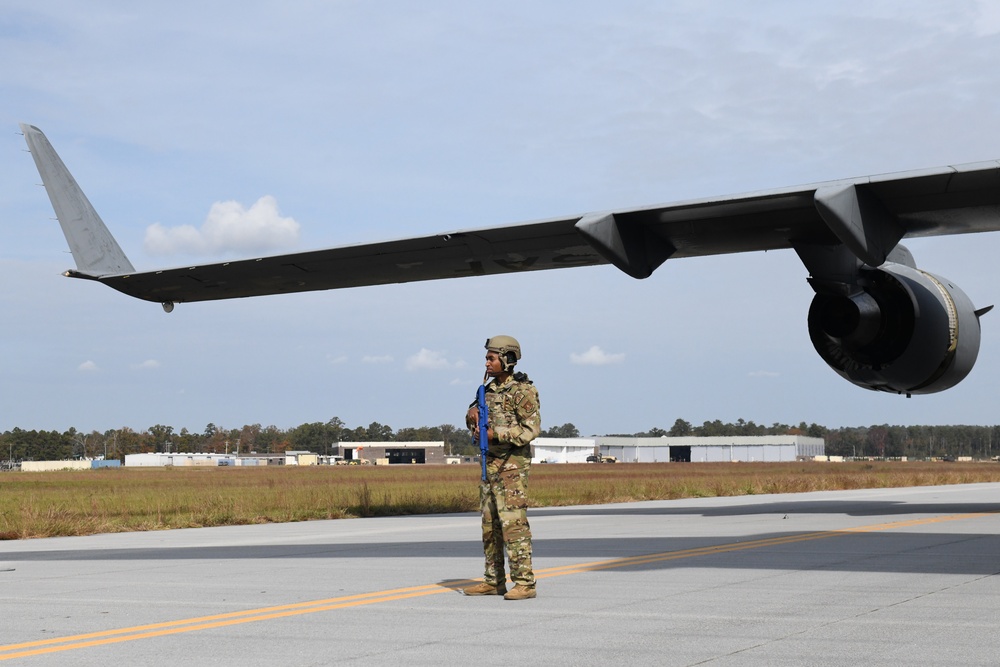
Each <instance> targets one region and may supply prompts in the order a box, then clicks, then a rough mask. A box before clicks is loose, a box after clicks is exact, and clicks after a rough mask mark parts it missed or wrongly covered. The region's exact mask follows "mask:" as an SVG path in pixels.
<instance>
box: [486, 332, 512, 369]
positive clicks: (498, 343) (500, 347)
mask: <svg viewBox="0 0 1000 667" xmlns="http://www.w3.org/2000/svg"><path fill="white" fill-rule="evenodd" d="M486 349H487V350H489V351H492V352H496V353H497V354H499V355H500V367H501V368H503V370H504V371H509V370H510V369H512V368H513V367H514V364H516V363H517V362H518V361H520V360H521V344H520V343H518V342H517V339H516V338H514V337H513V336H493V338H489V339H487V341H486Z"/></svg>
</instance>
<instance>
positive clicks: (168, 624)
mask: <svg viewBox="0 0 1000 667" xmlns="http://www.w3.org/2000/svg"><path fill="white" fill-rule="evenodd" d="M997 513H998V512H971V513H966V514H952V515H947V516H937V517H928V518H924V519H911V520H907V521H894V522H889V523H879V524H872V525H870V526H859V527H856V528H842V529H839V530H825V531H818V532H813V533H801V534H798V535H789V536H783V537H770V538H763V539H758V540H747V541H746V542H732V543H729V544H718V545H713V546H706V547H695V548H692V549H681V550H678V551H665V552H662V553H655V554H643V555H640V556H630V557H627V558H614V559H611V560H602V561H594V562H591V563H575V564H572V565H563V566H560V567H551V568H545V569H541V570H535V578H536V579H547V578H550V577H562V576H566V575H570V574H581V573H583V572H594V571H597V570H610V569H615V568H622V567H630V566H634V565H646V564H649V563H659V562H664V561H670V560H678V559H683V558H695V557H698V556H711V555H715V554H722V553H730V552H734V551H745V550H748V549H763V548H766V547H772V546H778V545H782V544H794V543H797V542H806V541H809V540H821V539H826V538H830V537H839V536H844V535H853V534H858V533H872V532H878V531H883V530H893V529H898V528H907V527H910V526H921V525H926V524H931V523H941V522H945V521H959V520H963V519H976V518H981V517H985V516H993V515H996V514H997ZM476 581H479V580H473V579H470V580H467V581H453V582H449V585H448V586H445V585H443V584H427V585H424V586H412V587H409V588H396V589H393V590H387V591H376V592H373V593H360V594H357V595H347V596H343V597H335V598H327V599H323V600H312V601H309V602H298V603H292V604H286V605H279V606H274V607H263V608H260V609H249V610H246V611H235V612H229V613H225V614H213V615H210V616H199V617H196V618H187V619H182V620H179V621H165V622H163V623H151V624H148V625H138V626H135V627H131V628H117V629H113V630H103V631H100V632H91V633H87V634H81V635H73V636H68V637H57V638H53V639H40V640H38V641H30V642H23V643H20V644H7V645H3V646H0V660H10V659H13V658H26V657H30V656H34V655H44V654H48V653H58V652H60V651H70V650H75V649H81V648H88V647H92V646H104V645H107V644H117V643H121V642H127V641H134V640H136V639H150V638H153V637H165V636H168V635H176V634H180V633H184V632H195V631H198V630H211V629H213V628H222V627H226V626H231V625H240V624H243V623H254V622H257V621H267V620H273V619H278V618H288V617H291V616H301V615H303V614H314V613H317V612H322V611H332V610H334V609H346V608H350V607H359V606H362V605H369V604H378V603H382V602H392V601H395V600H406V599H409V598H417V597H423V596H427V595H437V594H439V593H446V592H448V591H453V590H456V589H457V588H458V587H460V586H463V585H466V584H472V583H475V582H476Z"/></svg>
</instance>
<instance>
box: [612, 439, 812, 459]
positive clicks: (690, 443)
mask: <svg viewBox="0 0 1000 667" xmlns="http://www.w3.org/2000/svg"><path fill="white" fill-rule="evenodd" d="M596 440H597V448H598V450H599V452H598V453H599V455H600V456H613V457H615V458H616V459H618V461H623V462H630V463H631V462H634V463H653V462H659V461H664V462H665V461H675V462H682V461H683V462H693V463H711V462H722V461H746V462H751V461H796V460H800V459H814V458H815V457H817V456H823V455H824V454H825V452H826V443H825V441H824V440H823V438H811V437H808V436H804V435H753V436H721V437H711V438H699V437H694V436H684V437H662V438H619V437H602V438H597V439H596Z"/></svg>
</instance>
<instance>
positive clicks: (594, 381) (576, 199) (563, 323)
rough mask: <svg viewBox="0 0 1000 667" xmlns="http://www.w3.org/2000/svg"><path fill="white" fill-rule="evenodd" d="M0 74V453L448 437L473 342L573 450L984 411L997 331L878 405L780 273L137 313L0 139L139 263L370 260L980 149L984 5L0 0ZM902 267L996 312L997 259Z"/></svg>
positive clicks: (707, 269)
mask: <svg viewBox="0 0 1000 667" xmlns="http://www.w3.org/2000/svg"><path fill="white" fill-rule="evenodd" d="M612 5H613V6H612ZM0 58H2V61H3V62H5V63H7V64H8V66H7V67H5V68H3V70H2V71H0V100H3V102H2V104H0V128H6V129H7V131H6V132H0V211H2V214H3V215H2V220H0V238H2V242H0V310H2V312H3V320H2V321H3V326H2V327H0V350H2V351H3V354H2V355H0V430H7V429H10V428H13V427H15V426H18V427H21V428H27V429H58V430H62V429H66V428H68V427H70V426H75V427H76V428H78V429H81V430H88V431H89V430H91V429H97V430H105V429H108V428H114V427H120V426H129V427H132V428H135V429H145V428H147V427H149V426H152V425H154V424H167V425H171V426H174V427H175V428H176V429H180V428H182V427H184V428H188V429H189V430H192V431H201V430H203V429H204V427H205V425H206V424H208V423H209V422H212V423H214V424H216V425H217V426H221V427H225V428H238V427H241V426H242V425H244V424H248V423H250V424H252V423H261V424H263V425H265V426H266V425H269V424H274V425H277V426H279V427H282V428H288V427H292V426H295V425H298V424H301V423H304V422H315V421H326V420H328V419H330V418H331V417H334V416H337V417H340V418H341V419H342V420H344V421H345V422H346V423H347V424H348V425H350V426H358V425H367V424H369V423H370V422H373V421H378V422H380V423H383V424H388V425H390V426H392V427H393V428H397V429H398V428H401V427H404V426H420V425H438V424H442V423H450V424H460V423H462V420H463V416H464V412H465V406H466V405H467V404H468V402H469V400H471V398H472V397H473V393H474V389H475V386H476V384H477V383H478V382H479V381H480V380H481V378H482V370H481V369H482V357H483V349H482V343H483V341H484V340H485V339H486V338H487V337H488V336H490V335H494V334H498V333H505V334H511V335H514V336H516V337H518V338H519V339H520V341H521V343H522V346H523V349H524V359H523V362H522V364H521V369H522V370H524V371H526V372H527V373H528V374H529V375H530V376H531V377H532V378H533V379H534V380H535V381H536V384H537V385H538V387H539V391H540V395H541V402H542V415H543V421H544V425H545V426H554V425H560V424H564V423H566V422H572V423H573V424H575V425H577V427H578V428H579V429H580V430H581V432H583V433H584V434H604V433H615V432H633V431H639V430H646V429H649V428H652V427H654V426H660V427H663V428H669V426H670V425H671V424H672V423H673V422H674V420H675V419H678V418H682V419H686V420H687V421H689V422H692V423H695V424H700V423H702V422H703V421H705V420H714V419H722V420H724V421H735V420H737V419H740V418H742V419H745V420H748V421H749V420H753V421H755V422H757V423H764V424H771V423H773V422H783V423H798V422H800V421H806V422H816V423H820V424H824V425H827V426H842V425H867V424H875V423H891V424H957V423H971V424H994V423H998V421H1000V420H998V418H997V416H996V409H995V408H994V403H995V397H996V396H997V395H998V393H1000V387H998V384H1000V381H998V379H997V377H998V372H997V371H998V370H1000V315H997V314H995V313H994V314H993V315H990V316H987V317H986V318H984V321H983V327H984V332H983V344H982V349H981V352H980V357H979V362H978V364H977V366H976V368H975V369H974V370H973V372H972V374H971V375H970V376H969V377H968V378H967V379H966V380H965V381H964V382H962V383H961V384H960V385H958V386H957V387H956V388H954V389H952V390H950V391H948V392H944V393H942V394H938V395H933V396H923V397H914V398H912V399H905V398H902V397H897V396H887V395H877V394H874V393H871V392H868V391H864V390H861V389H858V388H855V387H853V386H852V385H850V384H849V383H847V382H845V381H844V380H842V379H840V378H839V377H838V376H837V375H836V374H834V373H833V372H832V371H831V370H829V369H828V368H827V367H826V365H825V364H824V363H823V361H822V360H821V359H820V358H819V357H818V356H817V355H816V353H815V352H814V350H813V349H812V346H811V344H810V342H809V338H808V335H807V332H806V313H807V310H808V307H809V303H810V301H811V298H812V291H811V289H810V288H809V286H808V285H807V283H806V275H807V274H806V271H805V269H804V268H803V267H802V265H801V263H800V262H799V261H798V259H797V257H796V256H795V255H794V253H792V252H771V253H766V254H765V253H759V254H749V255H740V256H728V257H714V258H704V259H690V260H677V261H673V262H672V261H668V262H667V263H666V264H665V265H663V266H662V267H661V268H660V269H659V270H658V271H657V272H656V273H655V274H654V275H653V276H652V277H651V278H649V279H647V280H645V281H636V280H633V279H631V278H628V277H627V276H625V275H623V274H621V273H619V272H618V271H617V270H615V269H614V268H611V267H591V268H584V269H572V270H565V271H551V272H543V273H535V274H530V275H520V276H501V277H491V278H474V279H468V280H457V281H441V282H430V283H423V284H414V285H400V286H385V287H371V288H361V289H355V290H347V291H331V292H321V293H314V294H304V295H293V296H276V297H262V298H257V299H244V300H236V301H223V302H212V303H200V304H181V305H180V306H178V307H177V308H176V309H175V311H174V312H173V313H171V314H169V315H168V314H166V313H164V312H163V311H162V310H161V309H160V307H159V306H156V305H154V304H149V303H145V302H140V301H136V300H133V299H130V298H128V297H125V296H123V295H120V294H118V293H117V292H114V291H113V290H110V289H107V288H103V287H101V286H99V285H96V284H91V283H88V282H84V281H75V280H70V279H67V278H64V277H62V276H61V275H60V274H61V272H62V271H63V270H65V269H67V268H70V267H71V266H72V265H73V264H72V259H71V257H70V256H69V254H68V252H67V247H66V243H65V241H64V240H63V238H62V235H61V233H60V231H59V228H58V225H57V223H56V222H55V221H54V220H52V217H53V213H52V210H51V207H50V205H49V202H48V199H47V198H46V196H45V194H44V191H43V190H42V189H41V188H40V187H37V186H36V184H37V183H38V182H39V178H38V175H37V173H36V171H35V169H34V165H33V164H32V162H31V158H30V156H29V155H28V154H27V153H26V152H24V149H25V145H24V141H23V138H22V137H21V136H20V135H19V134H18V127H17V124H18V122H28V123H31V124H34V125H37V126H39V127H40V128H41V129H42V130H43V131H45V133H46V134H47V135H48V137H49V139H50V140H51V141H52V142H53V144H54V145H55V147H56V149H57V150H58V151H59V153H60V155H61V156H62V158H63V160H64V161H65V162H66V163H67V165H68V166H69V168H70V169H71V171H72V172H73V173H74V175H75V176H76V178H77V180H78V181H79V182H80V184H81V185H82V187H83V188H84V190H85V191H86V192H87V194H88V196H89V197H90V199H91V201H92V202H93V204H94V206H95V207H96V208H97V210H98V211H99V212H100V214H101V215H102V217H103V218H104V221H105V222H106V223H107V224H108V226H109V227H110V228H111V230H112V231H113V232H114V234H115V235H116V237H117V238H118V240H119V242H120V243H121V245H122V247H123V249H124V250H125V252H126V253H127V254H128V256H129V258H130V259H131V261H132V263H133V264H134V265H135V266H136V268H137V269H152V268H159V267H163V266H180V265H186V264H190V263H193V262H199V263H205V262H207V261H212V260H215V259H220V260H221V259H226V258H234V257H241V256H247V255H256V254H274V253H281V252H288V251H294V250H307V249H312V248H320V247H327V246H334V245H341V244H347V243H361V242H368V241H380V240H386V239H392V238H399V237H406V236H411V235H418V234H425V233H433V232H443V231H451V230H456V229H466V228H473V227H478V226H487V225H497V224H503V223H513V222H521V221H526V220H534V219H542V218H547V217H552V216H562V215H568V214H578V213H585V212H588V211H594V210H607V209H612V208H623V207H630V206H640V205H647V204H657V203H664V202H670V201H676V200H682V199H691V198H696V197H710V196H716V195H727V194H734V193H739V192H747V191H753V190H758V189H767V188H776V187H782V186H788V185H796V184H802V183H813V182H818V181H823V180H830V179H836V178H844V177H851V176H862V175H869V174H877V173H885V172H893V171H904V170H909V169H918V168H923V167H936V166H941V165H946V164H959V163H965V162H975V161H980V160H993V159H998V158H1000V133H998V128H1000V97H998V96H997V92H996V91H997V90H1000V68H998V67H997V66H996V63H998V62H1000V5H997V4H996V3H992V2H985V1H984V2H975V1H972V0H964V1H961V0H960V1H956V2H951V3H947V4H946V5H945V4H942V3H937V2H919V1H917V2H914V1H906V2H903V1H898V2H884V1H879V0H874V1H866V2H850V1H848V2H842V1H841V2H810V3H802V2H792V1H789V2H781V1H773V2H759V3H744V2H736V1H731V2H723V1H716V2H713V1H710V0H709V1H692V2H671V3H661V2H628V1H624V2H617V3H605V2H578V1H577V2H546V3H537V2H517V1H515V2H507V3H502V4H492V5H487V4H483V3H467V2H437V1H433V0H430V1H428V2H421V3H412V2H402V1H395V2H394V1H386V2H360V1H358V2H337V1H333V2H277V1H275V2H269V1H258V2H214V3H201V2H199V3H195V2H187V1H177V2H171V3H128V2H120V1H116V2H112V1H110V0H109V1H101V0H95V1H94V2H88V3H77V2H71V1H69V0H66V1H56V0H51V1H50V0H30V1H27V0H24V1H21V0H9V1H8V2H6V3H5V4H4V12H3V14H2V16H0ZM908 246H909V247H910V249H911V250H912V251H913V254H914V256H915V258H916V260H917V263H918V265H919V266H920V267H921V268H923V269H926V270H929V271H932V272H934V273H937V274H940V275H943V276H946V277H948V278H950V279H952V280H954V281H955V282H956V283H957V284H959V285H960V286H961V287H962V288H963V289H964V290H965V291H966V293H967V294H968V295H969V296H970V297H971V298H972V300H973V301H974V302H975V303H976V305H977V306H983V305H988V304H991V303H996V302H1000V281H998V280H997V271H996V269H995V266H994V264H995V257H996V255H997V250H998V249H1000V237H998V236H996V235H995V234H987V235H970V236H964V237H947V238H938V239H929V240H920V241H912V242H909V243H908Z"/></svg>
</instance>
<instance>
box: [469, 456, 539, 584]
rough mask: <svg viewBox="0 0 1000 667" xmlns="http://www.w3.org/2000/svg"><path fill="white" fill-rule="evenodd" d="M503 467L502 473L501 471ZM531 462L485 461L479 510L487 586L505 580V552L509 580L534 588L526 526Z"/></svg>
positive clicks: (521, 459) (521, 458) (523, 459)
mask: <svg viewBox="0 0 1000 667" xmlns="http://www.w3.org/2000/svg"><path fill="white" fill-rule="evenodd" d="M501 464H503V469H501V468H500V466H501ZM530 467H531V459H529V458H528V457H526V456H511V457H510V458H509V459H507V461H506V463H504V460H503V459H496V458H488V459H487V460H486V479H487V481H485V482H480V484H479V508H480V510H481V511H482V515H483V551H484V552H485V554H486V574H485V576H484V577H483V580H484V581H485V582H486V583H487V584H492V585H497V584H499V583H501V582H503V581H505V580H506V578H507V577H506V575H505V574H504V567H503V557H504V550H506V552H507V562H508V564H509V565H510V579H511V581H513V582H514V583H515V584H521V585H522V586H534V585H535V573H534V572H533V571H532V569H531V527H530V526H529V525H528V494H527V491H528V470H529V468H530Z"/></svg>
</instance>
